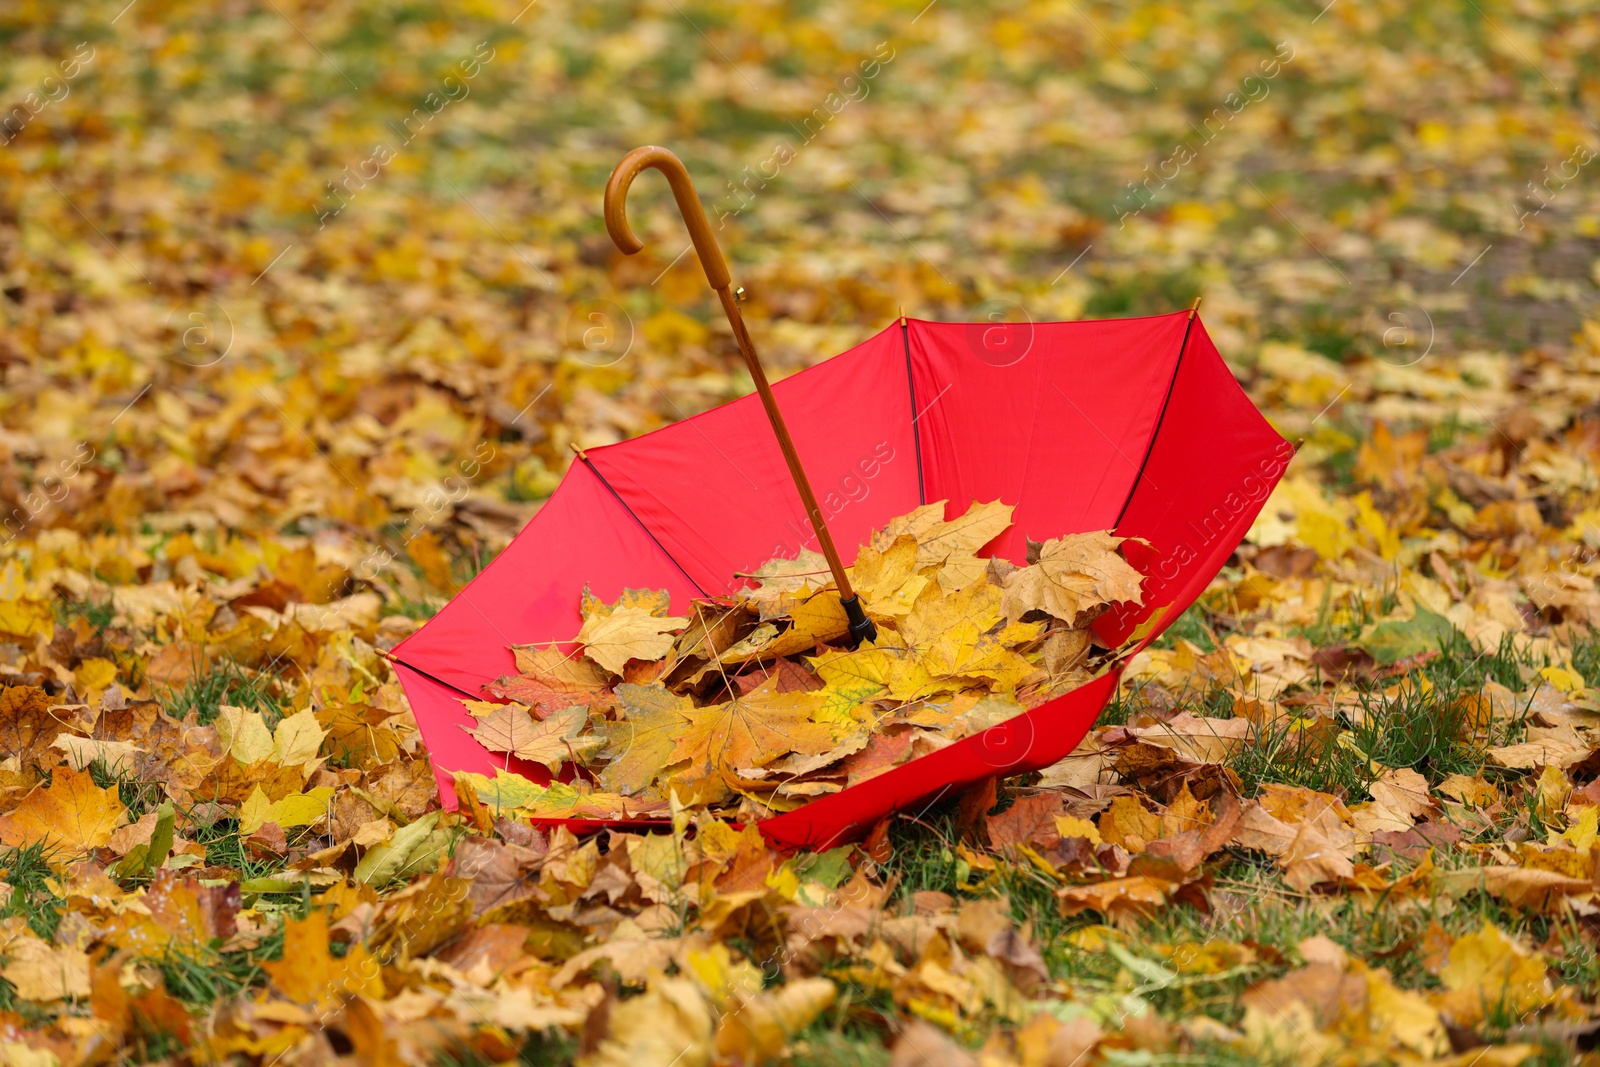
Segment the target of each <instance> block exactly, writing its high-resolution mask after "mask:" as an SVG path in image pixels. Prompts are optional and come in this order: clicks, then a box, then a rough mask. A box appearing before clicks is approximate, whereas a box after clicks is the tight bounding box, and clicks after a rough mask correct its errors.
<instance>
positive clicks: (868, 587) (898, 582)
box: [850, 534, 928, 617]
mask: <svg viewBox="0 0 1600 1067" xmlns="http://www.w3.org/2000/svg"><path fill="white" fill-rule="evenodd" d="M917 567H918V548H917V542H916V539H915V538H913V537H911V536H910V535H909V534H903V535H901V536H900V537H897V538H895V540H894V542H893V543H892V544H890V546H889V547H888V548H887V549H885V550H883V551H881V552H880V551H879V550H878V549H877V548H875V547H873V546H872V545H871V544H867V545H863V546H862V548H861V552H860V554H859V555H857V556H856V563H855V566H854V567H852V568H850V582H851V585H853V586H854V587H855V590H856V592H857V593H858V594H859V595H860V596H861V597H863V598H864V599H865V601H866V604H867V607H868V608H869V609H870V610H871V611H872V613H873V614H875V615H878V616H882V617H898V616H903V615H905V614H906V613H907V612H909V611H910V610H911V605H912V604H914V603H915V602H916V599H917V596H918V594H920V593H921V592H922V590H923V589H924V588H925V587H926V586H927V584H928V579H927V578H926V577H924V576H922V575H920V574H918V573H917Z"/></svg>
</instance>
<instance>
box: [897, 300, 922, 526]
mask: <svg viewBox="0 0 1600 1067" xmlns="http://www.w3.org/2000/svg"><path fill="white" fill-rule="evenodd" d="M900 339H901V340H902V341H904V342H905V346H906V387H907V388H909V389H910V390H911V444H912V447H913V448H915V449H916V454H917V506H918V507H921V506H922V505H924V504H926V503H927V502H928V490H927V486H925V485H924V484H923V481H922V431H921V430H918V429H917V381H916V379H915V378H913V377H912V376H911V329H910V327H908V326H907V325H906V317H905V316H904V315H901V316H900Z"/></svg>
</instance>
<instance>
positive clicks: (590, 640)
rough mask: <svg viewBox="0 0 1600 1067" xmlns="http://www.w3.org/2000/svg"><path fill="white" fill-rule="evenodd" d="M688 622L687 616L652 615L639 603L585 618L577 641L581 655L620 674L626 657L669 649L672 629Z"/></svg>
mask: <svg viewBox="0 0 1600 1067" xmlns="http://www.w3.org/2000/svg"><path fill="white" fill-rule="evenodd" d="M687 625H689V620H688V619H687V618H679V617H677V616H671V615H669V616H666V617H662V616H659V615H653V614H651V613H650V612H649V611H647V610H645V609H644V608H638V607H624V608H617V609H615V610H613V611H610V612H607V613H605V614H596V615H590V616H589V617H588V618H587V619H585V620H584V622H583V629H581V630H579V631H578V637H577V641H578V643H579V644H581V645H582V646H583V652H584V655H586V656H588V657H589V658H590V659H592V660H594V661H595V662H596V663H598V664H600V666H602V667H604V668H605V669H606V670H608V671H610V672H611V673H613V674H621V673H622V669H623V668H624V667H626V666H627V664H628V661H629V660H633V659H637V660H646V661H649V660H657V659H660V658H661V657H662V656H665V655H666V654H667V653H668V652H670V651H672V644H673V640H674V638H673V633H674V631H677V630H681V629H683V627H685V626H687Z"/></svg>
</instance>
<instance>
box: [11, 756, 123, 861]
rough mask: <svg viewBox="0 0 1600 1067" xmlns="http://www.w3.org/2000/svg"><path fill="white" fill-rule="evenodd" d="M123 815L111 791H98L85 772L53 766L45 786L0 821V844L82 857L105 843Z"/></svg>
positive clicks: (107, 789)
mask: <svg viewBox="0 0 1600 1067" xmlns="http://www.w3.org/2000/svg"><path fill="white" fill-rule="evenodd" d="M126 815H127V809H125V808H124V807H123V806H122V800H121V799H120V798H119V797H118V796H117V789H116V787H115V786H108V787H106V788H104V789H102V788H100V787H99V786H97V785H95V784H94V778H93V777H92V776H91V775H90V773H89V772H88V771H74V770H72V769H71V768H70V767H58V768H56V771H55V774H54V776H53V779H52V781H51V783H50V784H49V785H48V786H40V787H38V788H36V789H34V790H33V791H32V792H31V793H29V794H28V795H27V796H25V797H23V798H22V803H20V804H18V805H17V807H16V808H15V810H13V811H12V812H11V813H10V814H8V815H3V816H0V842H4V843H5V844H7V845H11V846H13V847H17V846H22V845H31V844H37V843H43V844H44V845H45V846H46V847H49V848H64V849H66V850H68V851H69V852H72V853H81V852H86V851H88V850H89V849H91V848H99V847H100V846H101V845H104V844H105V843H106V842H108V841H110V840H111V834H112V831H114V830H115V829H116V828H117V827H118V826H121V825H122V823H123V821H124V820H125V818H126Z"/></svg>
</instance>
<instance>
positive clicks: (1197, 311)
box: [1189, 296, 1205, 319]
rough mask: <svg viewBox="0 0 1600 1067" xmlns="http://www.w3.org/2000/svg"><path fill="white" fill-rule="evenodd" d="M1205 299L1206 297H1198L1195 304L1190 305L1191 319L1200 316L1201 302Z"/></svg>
mask: <svg viewBox="0 0 1600 1067" xmlns="http://www.w3.org/2000/svg"><path fill="white" fill-rule="evenodd" d="M1204 299H1205V297H1203V296H1197V297H1195V298H1194V303H1193V304H1190V305H1189V317H1190V318H1191V319H1192V318H1194V317H1195V316H1196V315H1198V314H1200V301H1202V300H1204Z"/></svg>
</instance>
